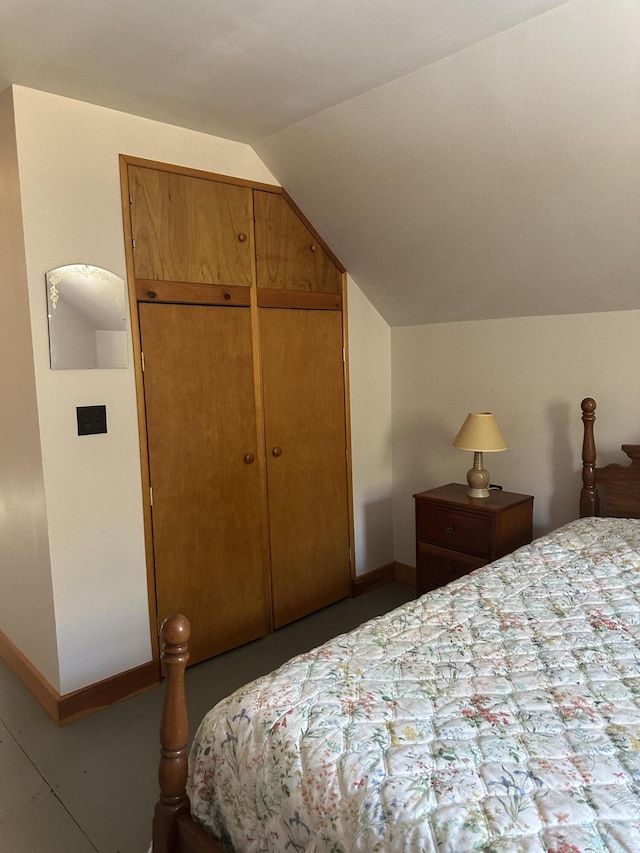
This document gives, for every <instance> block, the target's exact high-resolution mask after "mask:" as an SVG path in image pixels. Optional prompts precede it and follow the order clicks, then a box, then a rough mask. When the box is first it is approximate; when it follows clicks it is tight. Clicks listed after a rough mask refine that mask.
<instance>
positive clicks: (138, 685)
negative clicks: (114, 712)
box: [0, 631, 160, 726]
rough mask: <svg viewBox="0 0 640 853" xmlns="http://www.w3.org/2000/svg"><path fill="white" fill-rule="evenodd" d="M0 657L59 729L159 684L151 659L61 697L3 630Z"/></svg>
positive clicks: (0, 632)
mask: <svg viewBox="0 0 640 853" xmlns="http://www.w3.org/2000/svg"><path fill="white" fill-rule="evenodd" d="M0 658H2V660H3V661H4V662H5V663H6V664H7V666H9V667H10V668H11V669H12V670H13V672H14V673H15V674H16V675H17V676H18V678H19V679H20V681H21V682H22V683H23V684H24V686H25V687H26V688H27V690H28V691H29V692H30V693H31V694H32V696H33V697H34V698H35V699H37V701H38V702H39V703H40V704H41V705H42V707H43V708H44V710H45V711H46V712H47V714H49V716H50V717H51V718H52V719H53V720H54V722H56V723H57V724H58V725H59V726H64V725H67V724H68V723H72V722H73V721H74V720H78V719H80V717H86V716H87V715H88V714H92V713H94V711H99V710H100V709H102V708H108V707H109V706H110V705H114V704H115V703H116V702H120V701H122V700H123V699H128V698H129V697H130V696H135V695H136V693H141V692H142V691H143V690H147V689H148V688H149V687H154V686H155V685H156V684H159V683H160V670H159V666H158V663H157V661H153V660H152V661H149V662H148V663H144V664H142V665H141V666H137V667H135V668H134V669H129V670H127V671H126V672H120V673H118V674H117V675H113V676H112V677H111V678H106V679H104V681H98V682H96V683H95V684H89V685H88V686H87V687H82V688H81V689H80V690H75V691H74V692H73V693H65V694H63V695H61V694H60V693H58V691H57V690H56V689H55V687H53V686H52V685H51V684H49V682H48V681H47V679H46V678H45V677H44V676H43V675H42V673H41V672H39V671H38V669H36V667H35V666H34V665H33V664H32V663H31V661H30V660H29V659H28V658H27V657H25V655H24V654H23V653H22V652H21V651H20V649H18V648H17V646H15V645H14V644H13V643H12V642H11V640H10V639H9V638H8V637H7V636H6V635H5V634H3V632H2V631H0Z"/></svg>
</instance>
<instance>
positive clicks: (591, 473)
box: [580, 397, 600, 518]
mask: <svg viewBox="0 0 640 853" xmlns="http://www.w3.org/2000/svg"><path fill="white" fill-rule="evenodd" d="M581 406H582V423H583V425H584V437H583V440H582V491H581V492H580V518H585V516H591V515H599V514H600V498H599V496H598V490H597V488H596V441H595V437H594V433H593V424H594V421H595V419H596V401H595V400H594V399H593V397H585V399H584V400H583V401H582V403H581Z"/></svg>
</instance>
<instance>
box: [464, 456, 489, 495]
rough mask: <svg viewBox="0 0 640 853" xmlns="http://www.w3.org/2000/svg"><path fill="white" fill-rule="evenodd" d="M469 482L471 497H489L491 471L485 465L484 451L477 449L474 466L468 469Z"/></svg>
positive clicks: (468, 491)
mask: <svg viewBox="0 0 640 853" xmlns="http://www.w3.org/2000/svg"><path fill="white" fill-rule="evenodd" d="M467 483H469V489H468V490H467V494H468V495H469V497H470V498H488V497H489V483H490V478H489V472H488V471H487V469H486V468H485V467H484V459H483V454H482V452H478V451H476V452H475V453H474V456H473V468H469V470H468V471H467Z"/></svg>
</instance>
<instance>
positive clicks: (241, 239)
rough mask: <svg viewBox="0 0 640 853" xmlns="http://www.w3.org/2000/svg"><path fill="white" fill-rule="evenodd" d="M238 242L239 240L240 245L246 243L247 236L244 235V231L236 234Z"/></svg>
mask: <svg viewBox="0 0 640 853" xmlns="http://www.w3.org/2000/svg"><path fill="white" fill-rule="evenodd" d="M238 240H239V241H240V242H241V243H246V242H247V235H246V234H245V233H244V231H241V232H240V233H239V234H238Z"/></svg>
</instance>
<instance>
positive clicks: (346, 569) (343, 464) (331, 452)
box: [260, 308, 351, 628]
mask: <svg viewBox="0 0 640 853" xmlns="http://www.w3.org/2000/svg"><path fill="white" fill-rule="evenodd" d="M260 338H261V352H262V372H263V391H264V409H265V436H266V453H267V485H268V493H269V529H270V543H271V589H272V597H273V613H274V625H275V627H276V628H277V627H280V626H281V625H285V624H287V623H288V622H292V621H293V620H294V619H298V618H300V617H301V616H304V615H305V614H307V613H311V612H312V611H314V610H318V609H319V608H321V607H324V606H326V605H327V604H331V603H332V602H334V601H338V600H339V599H341V598H344V597H346V596H347V595H349V594H350V591H351V580H350V577H351V572H350V562H349V514H348V498H347V459H346V425H345V411H344V405H345V400H344V372H343V360H342V315H341V314H340V312H337V311H304V310H295V309H278V308H263V309H260Z"/></svg>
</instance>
